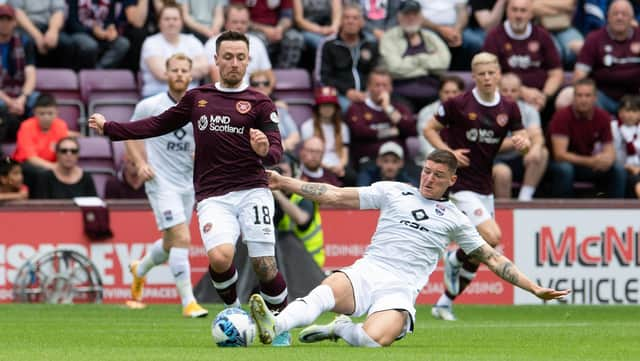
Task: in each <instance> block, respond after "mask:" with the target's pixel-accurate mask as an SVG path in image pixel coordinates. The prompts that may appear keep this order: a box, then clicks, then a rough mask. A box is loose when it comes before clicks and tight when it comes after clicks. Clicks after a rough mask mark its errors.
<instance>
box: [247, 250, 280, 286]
mask: <svg viewBox="0 0 640 361" xmlns="http://www.w3.org/2000/svg"><path fill="white" fill-rule="evenodd" d="M251 265H252V266H253V270H254V272H255V273H256V276H258V279H259V280H260V281H263V282H265V281H270V280H272V279H273V278H274V277H275V276H276V275H277V274H278V266H277V264H276V258H275V257H272V256H267V257H255V258H251Z"/></svg>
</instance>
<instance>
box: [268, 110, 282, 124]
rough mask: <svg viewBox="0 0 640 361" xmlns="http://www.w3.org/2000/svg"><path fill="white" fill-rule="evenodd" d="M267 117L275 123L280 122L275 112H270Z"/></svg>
mask: <svg viewBox="0 0 640 361" xmlns="http://www.w3.org/2000/svg"><path fill="white" fill-rule="evenodd" d="M269 119H271V121H272V122H274V123H276V124H278V123H280V118H279V117H278V113H277V112H271V115H269Z"/></svg>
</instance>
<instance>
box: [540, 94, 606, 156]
mask: <svg viewBox="0 0 640 361" xmlns="http://www.w3.org/2000/svg"><path fill="white" fill-rule="evenodd" d="M549 134H551V137H553V136H566V137H567V138H569V145H568V148H567V150H568V151H569V152H571V153H575V154H578V155H584V156H591V155H593V153H594V149H595V145H596V144H597V143H600V144H601V145H604V144H607V143H611V142H612V140H613V136H612V134H611V116H610V115H609V113H607V112H606V111H605V110H604V109H601V108H598V107H595V108H594V110H593V115H592V116H591V118H583V117H580V118H579V117H578V115H577V114H576V112H575V111H573V106H571V105H570V106H568V107H564V108H562V109H559V110H558V111H556V112H555V114H553V118H551V123H549Z"/></svg>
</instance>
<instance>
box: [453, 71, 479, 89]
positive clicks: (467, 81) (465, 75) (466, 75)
mask: <svg viewBox="0 0 640 361" xmlns="http://www.w3.org/2000/svg"><path fill="white" fill-rule="evenodd" d="M447 75H457V76H459V77H460V78H462V80H464V85H465V89H464V90H471V89H473V86H474V84H475V83H474V81H473V79H472V78H471V72H470V71H449V72H447Z"/></svg>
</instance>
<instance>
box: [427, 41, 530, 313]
mask: <svg viewBox="0 0 640 361" xmlns="http://www.w3.org/2000/svg"><path fill="white" fill-rule="evenodd" d="M471 73H472V77H473V80H474V81H475V83H476V85H475V87H474V88H473V89H472V90H471V91H467V92H465V93H463V94H461V95H459V96H457V97H455V98H452V99H449V100H447V101H446V102H444V103H443V104H442V105H441V106H440V108H439V109H438V111H437V112H436V114H435V115H434V117H433V118H431V120H430V121H429V122H428V123H427V126H426V127H425V129H424V136H425V137H426V138H427V140H428V141H429V142H430V143H431V144H432V145H433V146H434V147H435V148H437V149H445V150H449V151H451V152H453V153H454V154H455V156H456V158H457V159H458V163H459V165H460V168H459V169H458V182H456V184H454V186H453V187H452V188H451V194H450V198H451V200H452V201H453V202H454V203H455V204H456V206H457V207H458V208H460V210H462V211H463V212H464V213H465V214H466V215H467V217H469V219H471V222H472V223H473V225H474V226H476V228H477V229H478V232H480V235H481V236H482V238H484V239H485V240H486V241H487V243H489V244H490V245H491V246H493V247H496V246H497V245H498V244H499V243H500V237H501V232H500V228H499V227H498V224H497V223H496V221H495V220H494V219H493V214H494V198H493V184H492V183H493V180H492V177H491V169H492V166H493V160H494V158H495V156H496V154H497V153H498V150H499V149H500V148H501V146H502V141H503V140H504V138H505V136H506V135H507V133H508V132H509V131H511V133H512V135H513V136H512V146H513V147H514V148H515V149H516V150H519V151H521V152H526V151H527V149H528V148H529V145H530V141H529V137H528V135H527V132H526V130H525V129H524V128H523V126H522V119H521V116H520V111H519V110H518V105H517V104H516V103H515V102H513V101H511V100H508V99H505V98H502V97H501V96H500V93H499V92H498V82H499V81H500V65H499V63H498V58H497V57H496V56H495V55H493V54H491V53H486V52H482V53H479V54H477V55H476V56H474V57H473V59H472V61H471ZM445 127H446V128H447V131H448V133H447V140H446V142H445V141H444V140H443V139H442V138H441V137H440V130H442V129H444V128H445ZM510 144H511V143H509V146H511V145H510ZM507 145H508V144H507V143H505V146H507ZM444 264H445V275H444V281H445V282H444V283H445V288H446V290H445V293H444V294H443V295H442V296H441V297H440V299H438V302H437V303H436V305H435V306H434V307H433V309H432V314H433V316H434V317H436V318H440V319H444V320H449V321H453V320H455V316H454V315H453V312H452V304H453V300H454V299H455V298H456V296H458V295H459V294H460V293H462V291H463V290H464V289H465V288H466V287H467V286H468V285H469V283H471V281H472V280H473V278H474V277H475V274H476V271H477V270H478V265H479V263H478V261H477V260H475V259H472V258H470V257H469V256H467V255H466V254H465V253H464V252H463V251H462V249H458V250H457V251H449V252H447V254H446V256H445V258H444Z"/></svg>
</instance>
